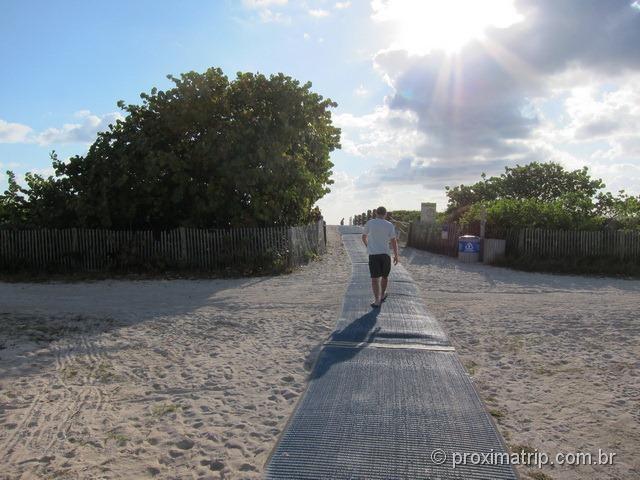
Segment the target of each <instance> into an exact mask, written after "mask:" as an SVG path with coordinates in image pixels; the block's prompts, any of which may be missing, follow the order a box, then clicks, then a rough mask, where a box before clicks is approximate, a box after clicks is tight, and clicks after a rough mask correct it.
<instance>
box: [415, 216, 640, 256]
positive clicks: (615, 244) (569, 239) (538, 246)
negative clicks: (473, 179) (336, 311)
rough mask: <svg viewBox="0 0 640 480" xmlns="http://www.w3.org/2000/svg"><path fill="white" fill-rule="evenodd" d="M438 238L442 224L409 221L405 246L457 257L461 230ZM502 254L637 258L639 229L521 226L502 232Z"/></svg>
mask: <svg viewBox="0 0 640 480" xmlns="http://www.w3.org/2000/svg"><path fill="white" fill-rule="evenodd" d="M447 229H448V236H447V238H446V239H443V238H442V225H433V224H424V223H421V222H413V223H412V224H411V227H410V229H409V238H408V241H407V245H408V246H410V247H415V248H419V249H422V250H428V251H430V252H435V253H442V254H446V255H450V256H453V257H455V256H457V254H458V253H457V252H458V245H457V242H458V236H460V235H462V234H463V230H462V229H461V228H460V226H458V225H456V224H448V225H447ZM503 238H504V239H505V240H506V254H507V255H508V256H524V257H534V258H585V257H616V258H620V259H623V260H625V259H628V260H638V259H640V232H638V231H626V230H611V231H608V230H605V231H582V230H545V229H528V228H525V229H521V230H509V231H507V232H505V234H504V235H503Z"/></svg>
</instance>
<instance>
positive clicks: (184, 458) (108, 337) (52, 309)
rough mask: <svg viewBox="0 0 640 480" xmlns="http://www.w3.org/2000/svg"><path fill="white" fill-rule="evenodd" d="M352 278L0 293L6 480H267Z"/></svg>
mask: <svg viewBox="0 0 640 480" xmlns="http://www.w3.org/2000/svg"><path fill="white" fill-rule="evenodd" d="M350 271H351V268H350V264H349V260H348V258H347V256H346V255H345V252H344V249H343V248H342V245H341V243H340V240H339V236H338V234H337V231H336V230H335V229H333V228H330V229H329V253H328V254H327V255H325V256H324V257H323V258H322V259H321V260H320V261H316V262H312V263H310V264H309V265H307V266H304V267H302V268H301V269H299V270H297V271H295V272H294V273H292V274H289V275H280V276H271V277H258V278H249V279H220V280H153V281H150V280H144V281H124V280H122V281H115V280H110V281H96V282H84V283H45V284H9V283H0V298H1V299H2V300H1V302H0V478H8V479H18V478H20V479H27V478H57V479H66V478H69V479H89V478H92V479H94V478H95V479H97V478H113V479H123V478H127V479H133V478H157V479H169V478H171V479H173V478H176V479H185V478H260V476H261V472H262V470H263V468H264V463H265V462H266V460H267V458H268V455H269V453H270V451H271V449H272V448H273V447H274V446H275V442H276V440H277V438H278V435H279V434H280V432H281V431H282V429H283V428H284V426H285V424H286V422H287V420H288V417H289V415H290V414H291V413H292V411H293V408H294V406H295V403H296V401H297V399H298V397H299V396H300V394H301V393H302V392H303V390H304V388H305V385H306V378H307V375H308V369H309V368H310V366H311V363H312V361H313V355H314V351H317V348H318V345H319V344H320V343H321V342H322V341H323V340H324V339H325V338H326V337H327V335H328V334H329V333H330V332H331V331H332V330H333V328H334V326H335V321H336V318H337V314H338V311H339V309H340V306H341V303H342V297H343V294H344V291H345V288H346V284H347V281H348V278H349V274H350Z"/></svg>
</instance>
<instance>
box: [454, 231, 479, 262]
mask: <svg viewBox="0 0 640 480" xmlns="http://www.w3.org/2000/svg"><path fill="white" fill-rule="evenodd" d="M458 259H459V260H460V261H461V262H464V263H475V262H479V261H480V237H477V236H475V235H462V236H461V237H458Z"/></svg>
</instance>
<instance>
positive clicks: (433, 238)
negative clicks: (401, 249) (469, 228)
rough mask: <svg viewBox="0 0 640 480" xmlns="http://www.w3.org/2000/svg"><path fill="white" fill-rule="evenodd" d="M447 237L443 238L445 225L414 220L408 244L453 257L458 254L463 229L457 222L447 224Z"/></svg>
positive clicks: (410, 228)
mask: <svg viewBox="0 0 640 480" xmlns="http://www.w3.org/2000/svg"><path fill="white" fill-rule="evenodd" d="M446 229H447V234H446V237H447V238H442V237H443V235H442V231H443V225H434V224H426V223H422V222H412V223H411V225H410V226H409V235H408V238H407V246H409V247H414V248H419V249H421V250H428V251H429V252H434V253H440V254H443V255H449V256H452V257H456V256H458V236H460V235H462V230H461V229H460V227H459V226H458V225H456V224H455V223H451V224H447V225H446Z"/></svg>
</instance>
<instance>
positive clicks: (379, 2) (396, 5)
mask: <svg viewBox="0 0 640 480" xmlns="http://www.w3.org/2000/svg"><path fill="white" fill-rule="evenodd" d="M372 7H373V19H374V20H377V21H381V22H389V23H390V24H391V25H392V28H393V31H394V33H393V36H394V39H393V47H394V48H401V49H403V50H407V51H409V52H411V53H415V54H425V53H428V52H429V51H432V50H444V51H446V52H448V53H453V52H456V51H458V50H459V49H460V48H461V47H462V46H464V45H465V44H466V43H468V42H469V41H471V40H473V39H478V38H482V37H483V34H484V31H485V29H486V28H487V27H491V26H492V27H498V28H505V27H508V26H510V25H512V24H514V23H516V22H518V21H520V20H521V19H522V17H521V16H520V15H519V14H518V12H517V11H516V9H515V7H514V5H513V0H386V1H385V0H374V2H373V3H372Z"/></svg>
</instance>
